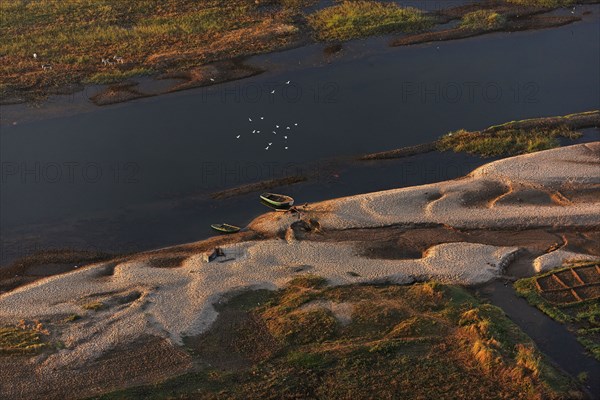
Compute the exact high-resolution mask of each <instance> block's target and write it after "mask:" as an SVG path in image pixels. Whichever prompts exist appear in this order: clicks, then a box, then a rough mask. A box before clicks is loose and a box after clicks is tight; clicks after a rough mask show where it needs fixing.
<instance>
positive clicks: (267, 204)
mask: <svg viewBox="0 0 600 400" xmlns="http://www.w3.org/2000/svg"><path fill="white" fill-rule="evenodd" d="M260 204H262V205H263V206H265V207H269V208H270V209H271V210H273V211H279V212H285V211H290V209H291V208H293V207H291V206H279V207H277V206H275V205H273V204H271V203H269V202H267V201H264V200H263V199H260Z"/></svg>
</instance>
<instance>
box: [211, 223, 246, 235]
mask: <svg viewBox="0 0 600 400" xmlns="http://www.w3.org/2000/svg"><path fill="white" fill-rule="evenodd" d="M210 227H211V228H213V229H214V230H215V231H219V232H221V233H236V232H239V231H240V230H241V229H242V228H240V227H239V226H235V225H229V224H212V225H211V226H210Z"/></svg>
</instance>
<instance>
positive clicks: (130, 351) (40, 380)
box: [0, 336, 192, 400]
mask: <svg viewBox="0 0 600 400" xmlns="http://www.w3.org/2000/svg"><path fill="white" fill-rule="evenodd" d="M39 362H40V361H39V360H36V359H35V358H28V357H23V356H0V382H2V385H0V397H1V398H3V399H39V398H44V399H47V400H52V399H58V400H62V399H74V398H82V397H87V396H92V395H95V394H100V393H103V392H107V391H110V390H114V389H115V388H124V387H132V386H138V385H144V384H151V383H154V382H157V381H161V380H163V379H166V378H168V377H171V376H173V375H177V374H181V373H184V372H186V371H188V370H189V369H190V368H191V367H192V361H191V357H190V356H189V355H188V354H187V353H185V352H184V351H183V350H181V349H180V348H177V347H174V346H173V345H171V344H170V343H169V342H168V341H166V340H164V339H162V338H158V337H153V336H147V337H144V338H141V339H139V340H138V341H136V342H135V343H133V344H127V345H125V344H124V345H121V346H118V347H116V348H114V349H113V350H112V351H110V352H109V353H107V354H105V355H103V356H102V357H101V358H100V359H98V360H96V361H94V362H92V363H90V364H88V365H85V366H84V367H79V368H76V369H70V370H64V369H61V370H60V372H57V373H48V369H47V368H45V369H40V368H36V367H37V366H38V365H39ZM41 371H43V373H42V372H41Z"/></svg>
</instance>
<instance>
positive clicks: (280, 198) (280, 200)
mask: <svg viewBox="0 0 600 400" xmlns="http://www.w3.org/2000/svg"><path fill="white" fill-rule="evenodd" d="M260 199H261V200H263V201H265V202H267V203H269V204H270V205H272V206H273V207H275V208H284V207H291V206H292V205H293V204H294V199H292V198H291V197H290V196H286V195H283V194H275V193H263V194H261V195H260Z"/></svg>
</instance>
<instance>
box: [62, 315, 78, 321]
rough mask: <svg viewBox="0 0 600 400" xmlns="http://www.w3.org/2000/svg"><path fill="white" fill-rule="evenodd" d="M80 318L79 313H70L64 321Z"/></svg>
mask: <svg viewBox="0 0 600 400" xmlns="http://www.w3.org/2000/svg"><path fill="white" fill-rule="evenodd" d="M80 319H81V316H80V315H77V314H71V315H69V316H68V317H67V318H65V319H64V321H65V322H75V321H77V320H80Z"/></svg>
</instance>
